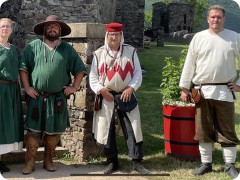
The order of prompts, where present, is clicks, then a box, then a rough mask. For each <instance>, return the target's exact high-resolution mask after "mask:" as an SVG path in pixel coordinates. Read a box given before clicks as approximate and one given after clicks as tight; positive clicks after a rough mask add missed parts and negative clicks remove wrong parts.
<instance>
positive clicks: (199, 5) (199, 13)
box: [185, 0, 208, 27]
mask: <svg viewBox="0 0 240 180" xmlns="http://www.w3.org/2000/svg"><path fill="white" fill-rule="evenodd" d="M185 2H187V3H191V4H192V5H193V6H194V14H195V16H194V27H198V26H200V25H201V24H202V23H204V22H205V19H206V18H205V16H203V14H204V13H205V12H206V9H207V6H208V0H185Z"/></svg>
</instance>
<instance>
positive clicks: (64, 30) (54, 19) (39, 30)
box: [33, 15, 71, 36]
mask: <svg viewBox="0 0 240 180" xmlns="http://www.w3.org/2000/svg"><path fill="white" fill-rule="evenodd" d="M48 23H58V24H59V26H60V27H61V36H66V35H68V34H70V33H71V28H70V27H69V26H68V25H67V24H65V23H64V22H62V21H60V20H59V17H58V16H56V15H50V16H48V17H47V18H46V20H45V21H43V22H40V23H38V24H36V25H35V26H34V27H33V32H34V33H35V34H37V35H43V33H44V27H45V25H46V24H48Z"/></svg>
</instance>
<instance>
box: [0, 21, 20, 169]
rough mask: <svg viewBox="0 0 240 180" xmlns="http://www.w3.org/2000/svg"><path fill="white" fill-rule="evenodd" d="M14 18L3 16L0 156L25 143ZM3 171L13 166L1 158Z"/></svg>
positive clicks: (1, 22) (0, 67)
mask: <svg viewBox="0 0 240 180" xmlns="http://www.w3.org/2000/svg"><path fill="white" fill-rule="evenodd" d="M12 32H13V22H12V20H11V19H8V18H1V19H0V160H1V155H3V154H6V153H9V152H13V151H21V150H22V147H23V137H24V129H23V114H22V104H21V94H20V87H19V83H18V82H19V81H18V75H19V58H18V57H19V54H18V50H17V49H16V47H15V46H13V45H12V44H10V43H9V42H8V39H9V37H10V35H11V33H12ZM0 171H1V173H2V172H8V171H10V169H9V168H8V167H7V166H6V165H5V164H3V162H2V161H0Z"/></svg>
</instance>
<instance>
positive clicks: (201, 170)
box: [192, 163, 212, 176]
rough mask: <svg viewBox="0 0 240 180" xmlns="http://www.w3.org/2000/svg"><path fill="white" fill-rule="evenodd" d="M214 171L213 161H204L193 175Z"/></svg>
mask: <svg viewBox="0 0 240 180" xmlns="http://www.w3.org/2000/svg"><path fill="white" fill-rule="evenodd" d="M209 172H212V163H203V164H201V166H200V167H199V168H198V169H196V170H194V171H193V172H192V174H193V175H195V176H199V175H203V174H206V173H209Z"/></svg>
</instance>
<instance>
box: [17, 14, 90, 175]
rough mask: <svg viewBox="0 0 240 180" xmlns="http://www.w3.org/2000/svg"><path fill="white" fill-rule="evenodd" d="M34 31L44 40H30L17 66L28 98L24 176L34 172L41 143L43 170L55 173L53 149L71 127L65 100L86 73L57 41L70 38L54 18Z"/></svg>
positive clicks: (64, 26) (70, 50)
mask: <svg viewBox="0 0 240 180" xmlns="http://www.w3.org/2000/svg"><path fill="white" fill-rule="evenodd" d="M33 31H34V33H35V34H37V35H42V36H43V38H42V39H35V40H33V41H32V42H30V43H29V44H28V45H27V46H26V47H25V48H24V50H23V53H22V57H21V64H20V77H21V80H22V84H23V87H24V89H25V92H26V95H27V97H28V98H27V99H28V100H27V106H28V111H27V120H26V127H27V134H26V136H25V142H26V149H27V152H26V158H25V159H26V160H25V161H26V162H25V167H24V169H23V170H22V173H23V174H30V173H32V171H34V170H35V159H36V154H37V149H38V147H39V144H40V142H42V141H43V142H44V145H45V150H44V161H43V167H44V168H45V169H46V170H48V171H55V170H56V168H55V166H54V165H53V160H52V158H53V155H54V152H55V148H56V146H57V144H58V141H59V139H60V134H61V133H63V132H64V131H65V129H66V127H68V126H69V125H70V124H69V117H68V110H67V96H69V95H70V94H71V93H74V92H76V91H77V89H79V87H80V83H81V81H82V79H83V76H84V74H85V73H86V68H85V65H84V63H83V62H82V60H81V58H80V56H79V55H78V53H77V52H76V50H75V49H74V48H73V47H72V46H71V45H70V44H69V43H67V42H64V41H62V40H61V38H60V37H61V36H66V35H68V34H70V33H71V28H70V27H69V26H68V25H67V24H65V23H64V22H61V21H60V20H59V18H58V17H57V16H56V15H50V16H48V17H47V18H46V20H45V21H44V22H41V23H38V24H36V25H35V26H34V28H33ZM72 76H73V77H74V78H73V80H72ZM72 81H73V82H72Z"/></svg>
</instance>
